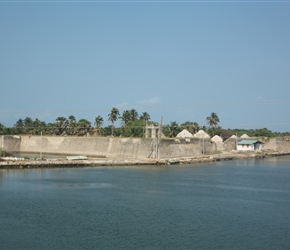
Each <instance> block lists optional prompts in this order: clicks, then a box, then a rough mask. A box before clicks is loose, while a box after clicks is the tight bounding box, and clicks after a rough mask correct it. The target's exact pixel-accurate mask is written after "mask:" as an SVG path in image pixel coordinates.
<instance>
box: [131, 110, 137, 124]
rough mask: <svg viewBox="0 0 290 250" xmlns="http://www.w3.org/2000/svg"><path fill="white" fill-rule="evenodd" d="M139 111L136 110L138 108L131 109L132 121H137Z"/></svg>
mask: <svg viewBox="0 0 290 250" xmlns="http://www.w3.org/2000/svg"><path fill="white" fill-rule="evenodd" d="M138 116H139V115H138V112H137V111H136V109H131V110H130V118H131V121H132V122H133V121H136V120H137V119H138Z"/></svg>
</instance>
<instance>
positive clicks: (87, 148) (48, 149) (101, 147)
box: [19, 136, 110, 157]
mask: <svg viewBox="0 0 290 250" xmlns="http://www.w3.org/2000/svg"><path fill="white" fill-rule="evenodd" d="M109 140H110V139H109V138H105V137H102V138H99V137H61V136H54V137H46V136H42V137H41V136H22V137H21V147H20V150H19V151H20V152H42V153H47V154H68V155H69V154H73V155H83V154H84V155H88V156H98V157H106V155H107V151H108V146H109Z"/></svg>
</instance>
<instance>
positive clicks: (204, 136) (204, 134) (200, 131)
mask: <svg viewBox="0 0 290 250" xmlns="http://www.w3.org/2000/svg"><path fill="white" fill-rule="evenodd" d="M193 137H195V138H210V136H209V135H208V134H207V133H205V132H204V131H203V130H202V129H201V130H199V131H198V132H197V133H195V134H194V135H193Z"/></svg>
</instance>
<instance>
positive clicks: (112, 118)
mask: <svg viewBox="0 0 290 250" xmlns="http://www.w3.org/2000/svg"><path fill="white" fill-rule="evenodd" d="M119 116H120V112H119V110H118V109H117V108H116V107H114V108H112V110H111V113H110V114H108V121H110V122H111V123H112V131H111V135H114V123H115V121H117V120H118V118H119Z"/></svg>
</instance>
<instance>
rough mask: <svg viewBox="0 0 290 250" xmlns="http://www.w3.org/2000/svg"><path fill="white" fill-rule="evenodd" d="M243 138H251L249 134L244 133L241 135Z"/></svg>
mask: <svg viewBox="0 0 290 250" xmlns="http://www.w3.org/2000/svg"><path fill="white" fill-rule="evenodd" d="M241 138H250V136H248V135H247V134H243V135H242V136H241Z"/></svg>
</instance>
